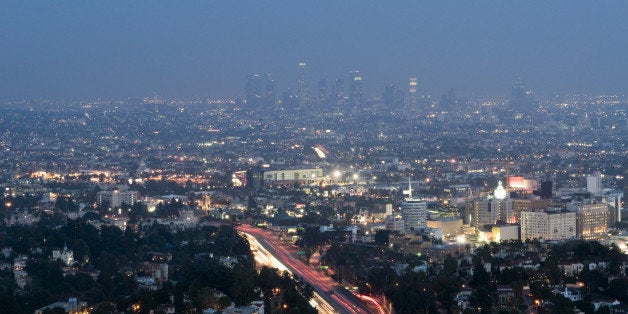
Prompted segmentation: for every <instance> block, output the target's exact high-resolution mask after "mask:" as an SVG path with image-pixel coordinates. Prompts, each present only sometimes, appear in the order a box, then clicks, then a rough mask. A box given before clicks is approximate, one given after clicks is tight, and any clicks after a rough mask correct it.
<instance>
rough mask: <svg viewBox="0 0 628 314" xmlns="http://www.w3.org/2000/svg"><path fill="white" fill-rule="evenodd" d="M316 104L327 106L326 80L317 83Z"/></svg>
mask: <svg viewBox="0 0 628 314" xmlns="http://www.w3.org/2000/svg"><path fill="white" fill-rule="evenodd" d="M318 104H319V105H320V106H327V105H329V92H328V91H327V80H326V79H321V80H319V81H318Z"/></svg>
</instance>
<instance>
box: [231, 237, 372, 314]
mask: <svg viewBox="0 0 628 314" xmlns="http://www.w3.org/2000/svg"><path fill="white" fill-rule="evenodd" d="M238 230H239V231H240V232H241V233H244V234H245V235H246V237H247V238H248V239H249V243H251V246H252V247H253V246H255V247H256V249H257V250H258V251H259V253H263V254H258V255H261V256H259V257H256V259H257V261H258V262H261V263H268V264H271V265H273V267H276V268H278V269H279V270H288V271H289V272H291V273H292V274H293V275H296V276H299V277H301V278H303V280H305V281H306V282H307V283H309V284H310V285H311V286H312V287H313V288H314V291H315V293H314V298H313V301H311V302H310V303H311V304H312V303H313V305H314V306H315V307H316V308H317V309H318V310H319V311H320V312H322V313H377V312H379V313H383V312H384V311H383V310H382V308H381V307H380V306H379V305H378V304H377V303H373V304H371V305H369V304H368V303H366V302H365V300H364V299H363V298H360V297H358V296H356V295H354V294H353V293H351V292H349V291H348V290H347V289H345V288H344V287H342V286H341V285H339V284H338V283H337V282H335V281H334V280H333V279H331V278H329V277H328V276H325V275H324V274H323V273H321V272H320V271H317V270H313V269H312V268H311V267H309V266H308V265H306V264H305V263H304V262H303V261H301V260H300V259H299V258H297V257H296V256H295V255H294V254H292V253H290V252H289V251H288V250H287V249H286V248H285V245H284V243H282V242H281V241H280V240H279V239H278V237H277V236H275V235H273V234H272V233H270V232H268V231H265V230H262V229H259V228H255V227H252V226H249V225H240V226H238ZM367 301H368V300H367ZM370 303H372V302H370Z"/></svg>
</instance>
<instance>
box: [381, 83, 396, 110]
mask: <svg viewBox="0 0 628 314" xmlns="http://www.w3.org/2000/svg"><path fill="white" fill-rule="evenodd" d="M396 91H397V86H394V85H388V86H386V87H384V97H383V98H384V106H386V108H392V106H393V104H394V102H395V93H396Z"/></svg>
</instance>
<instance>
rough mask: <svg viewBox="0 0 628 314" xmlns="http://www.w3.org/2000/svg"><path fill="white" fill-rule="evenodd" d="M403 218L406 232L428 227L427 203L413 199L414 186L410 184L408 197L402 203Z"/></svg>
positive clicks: (416, 198) (419, 199)
mask: <svg viewBox="0 0 628 314" xmlns="http://www.w3.org/2000/svg"><path fill="white" fill-rule="evenodd" d="M401 216H402V217H403V220H404V222H405V226H404V227H405V230H406V232H413V231H414V230H417V229H420V228H426V227H427V203H426V202H424V201H423V200H422V199H421V198H418V197H412V186H411V185H410V183H408V197H407V198H406V199H405V200H404V201H403V202H402V203H401Z"/></svg>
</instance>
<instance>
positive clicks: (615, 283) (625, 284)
mask: <svg viewBox="0 0 628 314" xmlns="http://www.w3.org/2000/svg"><path fill="white" fill-rule="evenodd" d="M606 294H608V295H610V296H611V297H613V298H615V299H617V300H619V301H621V302H624V303H626V302H628V279H626V278H625V277H623V278H615V279H613V280H611V282H610V283H609V285H608V289H606Z"/></svg>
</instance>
